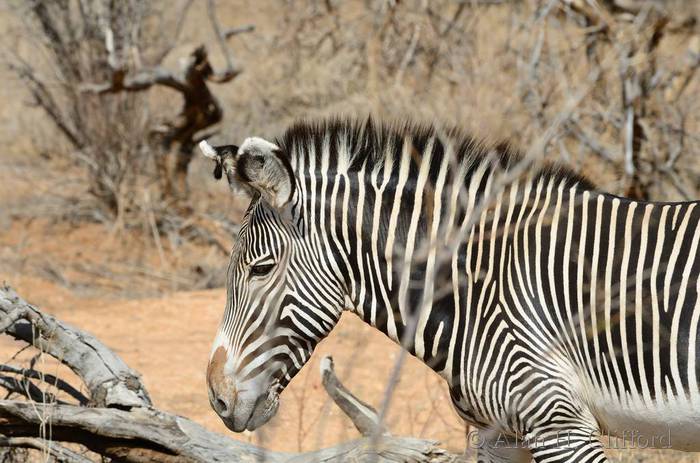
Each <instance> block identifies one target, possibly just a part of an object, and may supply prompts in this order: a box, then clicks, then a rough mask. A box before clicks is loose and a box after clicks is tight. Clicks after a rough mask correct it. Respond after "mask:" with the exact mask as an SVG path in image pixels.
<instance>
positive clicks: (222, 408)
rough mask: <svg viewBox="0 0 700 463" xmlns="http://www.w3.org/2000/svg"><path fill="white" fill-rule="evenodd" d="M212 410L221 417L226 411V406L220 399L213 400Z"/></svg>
mask: <svg viewBox="0 0 700 463" xmlns="http://www.w3.org/2000/svg"><path fill="white" fill-rule="evenodd" d="M214 409H215V410H216V411H217V412H218V413H219V414H220V415H223V414H225V413H226V412H227V411H228V406H227V405H226V402H224V401H223V400H221V399H218V398H217V399H214Z"/></svg>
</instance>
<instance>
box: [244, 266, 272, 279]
mask: <svg viewBox="0 0 700 463" xmlns="http://www.w3.org/2000/svg"><path fill="white" fill-rule="evenodd" d="M274 267H275V264H260V265H253V266H252V267H250V274H251V275H252V276H256V277H261V276H265V275H267V274H268V273H270V272H271V271H272V269H273V268H274Z"/></svg>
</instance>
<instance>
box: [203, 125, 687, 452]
mask: <svg viewBox="0 0 700 463" xmlns="http://www.w3.org/2000/svg"><path fill="white" fill-rule="evenodd" d="M207 152H208V153H209V155H210V157H213V158H214V159H216V160H217V163H218V165H219V166H220V169H221V170H222V171H223V172H225V173H226V175H227V177H228V180H229V183H230V184H231V185H232V187H234V188H237V189H243V190H244V191H246V192H248V193H249V194H251V195H252V196H253V201H252V202H251V206H250V207H249V209H248V211H247V213H246V216H245V218H244V220H243V223H242V225H241V230H240V235H239V240H238V243H237V244H236V245H235V247H234V250H233V252H232V256H231V263H230V266H229V276H228V279H229V283H228V289H229V292H228V298H227V307H226V313H225V315H224V320H223V321H222V325H221V328H220V330H219V334H218V335H217V339H216V341H215V344H214V349H213V350H212V359H211V362H210V365H209V371H208V380H209V385H210V398H211V401H212V405H213V406H214V408H215V410H216V411H217V412H218V413H219V414H220V416H222V418H223V419H224V421H225V422H226V423H227V425H228V426H229V427H230V428H231V429H233V430H235V431H241V430H243V429H254V428H256V427H258V426H260V425H262V424H263V423H264V422H266V421H267V420H268V419H269V418H270V417H271V416H272V415H273V414H274V412H275V410H276V407H277V404H278V401H279V393H280V392H281V390H282V389H283V388H284V387H285V386H286V384H287V383H288V382H289V381H290V380H291V378H292V377H293V376H294V374H296V372H297V371H299V369H300V368H301V367H302V366H303V365H304V363H305V362H306V361H307V360H308V358H309V356H310V355H311V352H312V351H313V348H314V347H315V345H316V344H317V343H318V341H320V340H321V339H322V338H323V337H325V336H326V335H327V334H328V333H329V332H330V331H331V330H332V329H333V327H334V326H335V324H336V323H337V321H338V319H339V317H340V315H341V313H342V312H343V311H352V312H354V313H355V314H357V315H358V316H359V317H361V318H362V319H363V320H365V321H366V322H367V323H369V324H371V325H372V326H375V327H376V328H378V329H379V330H381V331H382V332H384V333H385V334H386V335H387V336H389V337H390V338H391V339H393V340H394V341H396V342H399V343H401V344H402V345H403V346H404V347H405V348H406V349H408V351H409V352H410V353H411V354H413V355H415V356H416V357H418V358H420V359H421V360H423V361H424V362H425V363H426V364H427V365H429V366H430V367H431V368H433V369H434V370H435V371H437V372H438V373H439V374H440V375H441V376H442V377H443V378H444V379H445V380H446V381H447V383H448V385H449V388H450V394H451V397H452V400H453V404H454V405H455V408H456V409H457V411H458V413H459V414H460V416H461V417H462V418H463V419H464V420H465V421H467V422H468V423H471V424H473V425H475V426H477V427H479V429H480V430H481V431H482V435H483V436H484V437H485V438H486V439H487V440H488V439H490V440H489V441H488V442H484V443H483V446H482V448H481V449H480V451H479V459H480V460H481V461H504V460H528V459H529V458H530V456H534V458H535V460H536V461H604V459H605V456H604V453H603V450H602V446H601V444H600V441H599V439H598V437H599V435H600V434H601V433H605V434H610V435H619V436H620V437H622V438H628V439H637V440H638V442H640V443H641V442H643V441H642V439H645V441H644V442H648V444H647V445H649V446H660V447H673V448H678V449H682V450H691V451H700V389H699V386H698V375H700V365H698V358H699V357H700V347H699V346H700V344H698V339H697V337H698V333H699V330H698V320H699V318H700V307H698V303H700V299H699V298H698V295H699V294H700V286H699V285H700V279H699V276H700V259H698V256H700V253H699V252H698V242H699V241H700V207H698V205H697V203H694V202H691V203H674V204H671V203H642V202H634V201H631V200H628V199H625V198H619V197H614V196H612V195H608V194H604V193H600V192H597V191H596V190H595V189H594V188H593V187H592V185H590V184H589V183H588V182H587V181H585V180H584V179H582V178H580V177H577V176H575V175H573V174H571V173H568V172H566V171H563V170H562V169H557V168H551V167H548V168H544V169H537V170H536V171H535V172H533V173H529V174H528V173H526V174H524V175H517V176H513V178H510V177H509V176H511V174H513V172H515V171H517V169H518V167H519V161H518V158H517V156H514V155H510V154H508V150H507V148H506V147H503V146H500V147H496V148H494V149H488V148H486V147H484V146H482V145H479V144H477V143H475V142H473V141H472V140H470V139H468V138H466V137H463V136H461V135H459V134H458V133H456V132H455V131H448V132H445V133H440V132H439V131H437V130H434V129H431V128H416V127H411V126H408V125H407V126H403V127H400V126H393V127H392V126H375V125H373V124H372V123H371V122H369V121H368V122H366V123H357V122H347V121H324V122H320V123H316V124H311V123H302V124H298V125H296V126H294V127H292V128H290V129H289V130H288V131H287V133H286V134H285V135H284V136H283V137H282V138H281V139H279V140H277V142H276V143H271V142H267V141H265V140H262V139H259V138H249V139H247V140H246V141H245V142H244V143H243V145H242V146H241V147H240V148H239V147H235V146H226V147H220V148H217V149H215V150H213V149H211V148H210V147H209V148H208V151H207ZM205 154H206V153H205ZM667 436H668V437H667ZM504 437H505V438H506V439H509V440H512V441H513V442H514V445H513V447H514V448H512V449H506V448H503V443H502V442H503V438H504ZM516 441H517V442H516ZM652 441H653V442H652ZM499 442H500V444H499ZM491 444H493V445H491Z"/></svg>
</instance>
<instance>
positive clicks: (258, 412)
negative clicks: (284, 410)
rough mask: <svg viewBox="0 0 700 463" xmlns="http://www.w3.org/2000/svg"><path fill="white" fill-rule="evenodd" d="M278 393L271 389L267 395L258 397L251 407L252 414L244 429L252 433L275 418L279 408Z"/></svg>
mask: <svg viewBox="0 0 700 463" xmlns="http://www.w3.org/2000/svg"><path fill="white" fill-rule="evenodd" d="M279 403H280V401H279V393H278V392H277V391H276V388H274V387H271V388H270V390H269V391H268V393H267V394H265V395H261V396H260V397H258V400H257V401H256V402H255V406H254V407H253V413H251V414H250V417H249V418H248V421H247V423H246V424H245V429H247V430H248V431H254V430H255V429H257V428H259V427H260V426H262V425H264V424H265V423H267V422H268V421H270V419H271V418H272V417H273V416H275V414H276V413H277V409H278V408H279Z"/></svg>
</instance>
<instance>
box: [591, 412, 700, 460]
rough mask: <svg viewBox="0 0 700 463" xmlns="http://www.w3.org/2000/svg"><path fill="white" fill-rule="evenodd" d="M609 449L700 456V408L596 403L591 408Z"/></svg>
mask: <svg viewBox="0 0 700 463" xmlns="http://www.w3.org/2000/svg"><path fill="white" fill-rule="evenodd" d="M594 414H595V415H596V417H597V418H598V420H599V422H600V426H601V428H602V429H601V431H602V433H603V436H609V437H610V448H619V449H625V448H627V449H631V448H634V449H645V448H661V449H675V450H684V451H687V452H700V405H698V404H695V405H694V406H693V405H692V404H691V403H689V402H676V403H658V404H655V406H654V407H648V406H647V407H645V406H643V405H642V404H637V405H626V406H622V405H620V404H618V403H616V402H599V403H596V404H595V406H594Z"/></svg>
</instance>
